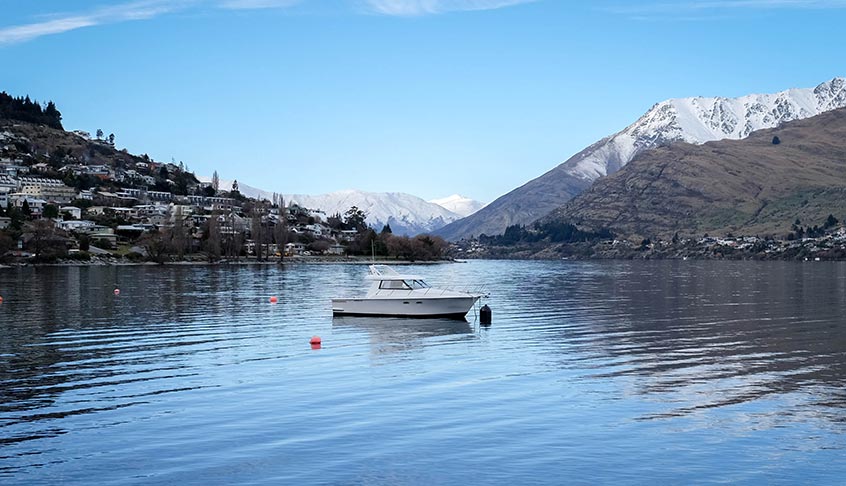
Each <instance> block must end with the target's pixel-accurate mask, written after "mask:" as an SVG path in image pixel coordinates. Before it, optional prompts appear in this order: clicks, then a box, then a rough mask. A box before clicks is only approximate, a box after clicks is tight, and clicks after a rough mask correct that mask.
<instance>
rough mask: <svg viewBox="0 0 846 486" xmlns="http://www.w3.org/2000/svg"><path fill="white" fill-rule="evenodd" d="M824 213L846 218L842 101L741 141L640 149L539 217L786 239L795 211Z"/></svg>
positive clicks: (642, 233)
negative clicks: (612, 171) (776, 141)
mask: <svg viewBox="0 0 846 486" xmlns="http://www.w3.org/2000/svg"><path fill="white" fill-rule="evenodd" d="M773 137H778V138H779V140H780V142H781V143H779V144H777V145H776V144H773ZM829 214H833V215H835V216H836V217H837V218H839V219H841V220H842V219H844V217H846V108H843V109H838V110H834V111H831V112H827V113H824V114H821V115H818V116H815V117H812V118H808V119H805V120H798V121H795V122H790V123H787V124H785V125H783V126H781V127H779V128H775V129H768V130H761V131H758V132H755V133H753V134H752V135H750V136H749V137H748V138H746V139H744V140H737V141H735V140H723V141H718V142H709V143H706V144H704V145H690V144H685V143H678V144H674V145H672V146H669V147H663V148H659V149H654V150H650V151H647V152H644V153H642V154H640V155H639V156H638V157H636V158H635V159H634V160H632V161H631V162H630V163H629V164H628V165H626V166H625V167H624V168H623V169H622V170H620V171H619V172H617V173H616V174H613V175H611V176H609V177H606V178H604V179H600V180H599V181H597V182H596V183H595V184H594V185H593V186H592V187H591V188H590V189H589V190H588V191H586V192H584V193H583V194H581V195H580V196H578V197H577V198H575V199H573V200H572V201H570V202H568V203H567V204H566V205H564V206H562V207H561V208H559V209H557V210H555V211H553V212H552V213H551V214H550V215H549V216H547V217H546V218H544V220H546V221H550V220H556V221H566V222H571V223H574V224H577V225H579V226H580V227H583V228H589V229H599V228H608V229H610V230H611V231H612V232H613V233H614V234H616V235H620V236H624V237H633V238H640V237H665V238H666V237H668V236H671V235H673V234H674V233H679V235H683V236H701V235H702V234H704V233H709V234H712V235H719V234H724V233H729V232H731V233H735V234H745V235H761V236H764V235H770V234H773V235H777V236H781V237H783V236H784V235H785V234H787V232H788V231H789V230H790V226H791V224H792V223H793V222H794V221H795V220H796V219H797V218H798V219H800V220H801V221H802V223H803V224H807V225H814V224H821V223H822V222H823V221H824V220H825V218H826V217H827V216H828V215H829Z"/></svg>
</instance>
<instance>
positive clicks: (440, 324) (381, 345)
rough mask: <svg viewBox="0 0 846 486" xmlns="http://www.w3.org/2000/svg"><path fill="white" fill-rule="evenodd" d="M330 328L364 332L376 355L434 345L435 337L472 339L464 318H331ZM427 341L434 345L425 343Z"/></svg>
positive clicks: (437, 341)
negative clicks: (469, 337) (368, 337)
mask: <svg viewBox="0 0 846 486" xmlns="http://www.w3.org/2000/svg"><path fill="white" fill-rule="evenodd" d="M332 328H333V329H334V330H338V331H354V332H361V331H363V332H366V333H367V334H368V335H369V336H370V343H371V345H373V346H374V348H375V349H374V353H376V354H390V353H401V352H404V351H409V350H411V349H416V348H423V347H426V346H430V345H437V343H439V342H440V340H439V338H445V337H448V336H454V339H463V338H464V337H467V336H475V333H474V331H473V327H472V326H471V325H470V323H469V322H468V321H467V319H464V318H462V319H451V318H419V317H418V318H408V317H358V316H335V317H334V318H333V319H332ZM462 336H464V337H462ZM429 340H432V341H434V342H432V343H428V342H426V341H429Z"/></svg>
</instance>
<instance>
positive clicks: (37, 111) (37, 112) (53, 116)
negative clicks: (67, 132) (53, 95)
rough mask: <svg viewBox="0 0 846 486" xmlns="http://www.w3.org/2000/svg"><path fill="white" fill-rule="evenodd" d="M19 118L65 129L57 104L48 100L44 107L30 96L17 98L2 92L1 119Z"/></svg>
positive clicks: (0, 100) (0, 102)
mask: <svg viewBox="0 0 846 486" xmlns="http://www.w3.org/2000/svg"><path fill="white" fill-rule="evenodd" d="M2 118H5V119H9V120H18V121H24V122H29V123H37V124H39V125H46V126H48V127H51V128H56V129H59V130H63V127H62V114H61V113H60V112H59V110H58V109H57V108H56V104H55V103H53V102H52V101H48V102H47V104H45V105H44V106H43V107H42V106H41V104H40V103H38V102H37V101H32V100H31V99H29V96H24V97H18V98H15V97H13V96H11V95H9V94H8V93H6V92H5V91H3V92H0V119H2Z"/></svg>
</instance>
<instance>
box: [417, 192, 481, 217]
mask: <svg viewBox="0 0 846 486" xmlns="http://www.w3.org/2000/svg"><path fill="white" fill-rule="evenodd" d="M429 202H430V203H435V204H437V205H438V206H441V207H443V208H446V209H447V210H449V211H452V212H453V213H455V214H457V215H459V216H461V217H462V218H464V217H467V216H470V215H471V214H473V213H475V212H476V211H478V210H480V209H482V208H483V207H484V206H485V204H484V203H482V202H479V201H476V200H475V199H470V198H469V197H464V196H462V195H460V194H453V195H452V196H447V197H442V198H440V199H431V200H429Z"/></svg>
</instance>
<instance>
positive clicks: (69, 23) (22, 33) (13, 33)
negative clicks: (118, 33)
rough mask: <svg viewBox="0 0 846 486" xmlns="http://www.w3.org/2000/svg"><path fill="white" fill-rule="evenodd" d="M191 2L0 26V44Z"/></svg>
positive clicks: (143, 0) (151, 3) (155, 1)
mask: <svg viewBox="0 0 846 486" xmlns="http://www.w3.org/2000/svg"><path fill="white" fill-rule="evenodd" d="M194 3H196V2H195V1H190V0H189V1H186V0H182V1H179V0H176V1H173V0H171V1H165V0H140V1H136V2H130V3H124V4H119V5H114V6H109V7H102V8H99V9H95V10H91V11H88V12H83V13H71V14H58V15H54V16H52V18H50V19H48V20H42V21H38V22H33V23H30V24H24V25H16V26H10V27H0V45H2V44H15V43H19V42H26V41H29V40H32V39H35V38H38V37H42V36H45V35H53V34H61V33H63V32H68V31H71V30H76V29H81V28H83V27H93V26H95V25H102V24H114V23H117V22H127V21H130V20H145V19H151V18H153V17H158V16H159V15H163V14H166V13H171V12H175V11H177V10H182V9H184V8H186V7H188V6H189V5H191V4H194Z"/></svg>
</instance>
